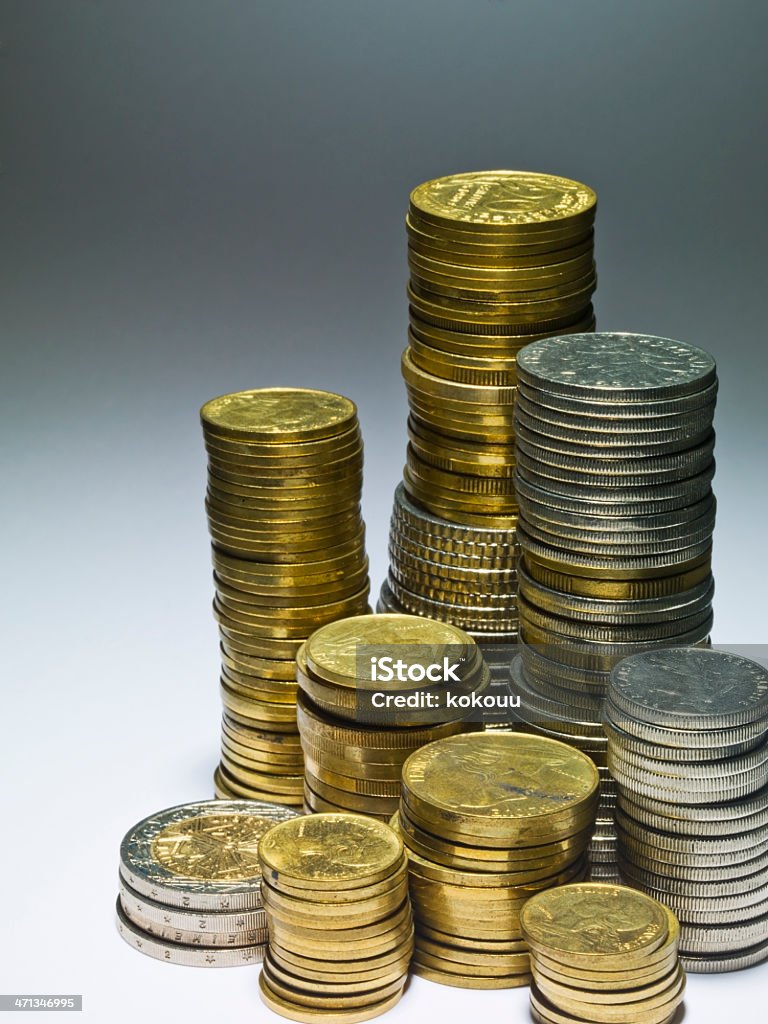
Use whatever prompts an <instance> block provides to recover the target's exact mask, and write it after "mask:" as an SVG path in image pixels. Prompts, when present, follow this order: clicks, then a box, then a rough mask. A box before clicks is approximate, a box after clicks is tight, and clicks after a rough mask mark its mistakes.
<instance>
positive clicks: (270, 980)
mask: <svg viewBox="0 0 768 1024" xmlns="http://www.w3.org/2000/svg"><path fill="white" fill-rule="evenodd" d="M268 960H269V958H268V956H267V957H265V960H264V963H263V964H262V968H261V977H263V978H264V979H265V981H266V983H267V984H268V985H269V988H270V989H271V990H272V991H273V992H275V993H277V995H279V996H281V997H282V998H283V999H290V1000H291V1001H292V1002H294V1003H297V1004H298V1005H299V1006H300V1007H309V1008H313V1009H315V1008H317V1007H322V1008H326V1009H332V1010H346V1009H348V1008H351V1009H355V1008H359V1007H366V1006H369V1005H371V1003H379V1002H381V1001H382V1000H383V999H385V998H387V997H390V996H392V995H394V994H395V993H399V992H401V991H402V989H403V985H404V984H405V977H399V978H398V979H397V980H396V981H394V982H389V983H388V984H386V985H383V986H380V987H377V988H375V989H368V990H367V991H366V990H364V989H363V987H362V986H360V987H359V988H358V989H357V991H356V992H355V991H354V986H349V987H350V988H351V989H353V992H351V993H350V994H349V995H344V994H342V995H339V994H335V995H332V994H326V995H321V994H319V993H318V992H317V991H316V992H314V993H311V994H310V993H308V992H304V991H302V990H301V989H298V988H296V987H294V986H293V985H290V984H286V983H284V982H283V981H282V980H281V979H280V978H279V977H277V975H276V973H275V971H274V970H273V969H272V968H271V967H270V965H269V962H268Z"/></svg>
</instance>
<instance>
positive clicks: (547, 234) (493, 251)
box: [405, 211, 594, 263]
mask: <svg viewBox="0 0 768 1024" xmlns="http://www.w3.org/2000/svg"><path fill="white" fill-rule="evenodd" d="M405 230H406V233H407V235H408V245H409V246H410V247H411V248H412V249H416V250H418V251H422V250H423V251H425V252H429V253H431V252H433V251H434V252H439V253H443V254H449V255H450V256H452V257H454V258H455V257H458V256H461V258H462V259H464V258H465V257H466V258H467V259H476V260H478V261H484V260H487V261H489V262H490V261H492V260H494V259H503V260H510V261H512V262H517V261H518V260H522V259H531V260H533V261H534V263H539V262H541V260H543V259H555V258H556V257H557V254H558V253H560V252H562V251H564V250H567V249H573V248H576V247H579V246H594V228H593V226H592V224H588V225H586V226H577V227H576V229H575V230H574V229H571V228H570V227H569V225H568V224H567V223H565V224H564V225H562V226H559V227H558V226H552V227H545V228H542V229H540V230H538V231H537V232H536V234H535V236H534V235H531V236H530V237H527V238H522V237H519V236H515V235H513V234H510V233H509V232H504V231H484V232H483V233H482V234H480V233H479V232H478V231H474V230H472V228H471V226H469V225H467V226H465V228H464V229H462V228H461V227H460V226H459V225H457V226H456V227H455V228H454V227H451V228H449V227H446V226H443V225H441V226H440V227H439V228H438V227H436V226H435V225H434V224H432V223H430V222H429V221H427V220H422V219H421V217H420V216H419V215H418V214H417V213H415V212H413V211H409V212H408V214H406V218H405Z"/></svg>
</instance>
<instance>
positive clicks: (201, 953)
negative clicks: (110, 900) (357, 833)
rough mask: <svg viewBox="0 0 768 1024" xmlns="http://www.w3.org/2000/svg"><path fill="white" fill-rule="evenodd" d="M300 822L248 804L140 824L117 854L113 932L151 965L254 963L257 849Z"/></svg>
mask: <svg viewBox="0 0 768 1024" xmlns="http://www.w3.org/2000/svg"><path fill="white" fill-rule="evenodd" d="M297 816H298V814H297V812H296V811H294V810H291V809H290V808H288V807H280V806H278V805H277V804H267V803H260V802H259V801H252V800H222V801H217V800H206V801H204V802H202V803H193V804H183V805H181V806H180V807H170V808H168V810H165V811H160V812H159V813H157V814H153V815H152V816H151V817H149V818H145V819H144V820H143V821H140V822H139V823H138V824H137V825H134V827H133V828H132V829H131V830H130V831H129V832H128V833H127V834H126V836H125V838H124V839H123V842H122V845H121V847H120V896H119V897H118V900H117V921H118V930H119V932H120V934H121V935H122V937H123V938H124V939H125V941H126V942H127V943H128V944H129V945H131V946H133V947H134V948H135V949H138V950H139V951H140V952H142V953H145V954H146V955H147V956H151V957H154V958H155V959H156V960H165V961H166V962H167V963H172V964H186V965H189V966H192V967H240V966H242V965H243V964H254V963H259V962H260V961H261V959H262V957H263V955H264V952H265V950H266V942H267V918H266V915H265V913H264V909H263V906H262V901H261V890H260V888H259V883H260V881H261V869H260V867H259V860H258V845H259V840H260V839H261V837H262V836H263V835H264V834H265V833H266V832H268V831H269V830H270V829H271V828H272V827H273V825H275V824H276V823H278V822H282V821H287V820H288V819H289V818H295V817H297Z"/></svg>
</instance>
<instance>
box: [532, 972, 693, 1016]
mask: <svg viewBox="0 0 768 1024" xmlns="http://www.w3.org/2000/svg"><path fill="white" fill-rule="evenodd" d="M683 987H684V981H683V982H681V983H680V985H679V987H678V988H676V989H673V990H672V994H671V995H670V996H669V998H668V999H667V1000H666V1001H665V1002H664V1003H656V1004H653V1005H651V1006H650V1007H642V1006H640V1005H637V1004H632V1006H631V1007H628V1008H625V1007H619V1008H618V1009H615V1010H614V1011H613V1012H611V1011H609V1010H604V1009H602V1008H598V1007H597V1006H595V1005H592V1006H591V1007H589V1008H588V1009H587V1010H583V1011H582V1012H584V1013H589V1019H590V1020H591V1021H593V1022H595V1024H665V1022H666V1021H668V1020H670V1019H671V1018H672V1016H673V1015H674V1013H675V1011H676V1010H677V1007H678V1006H679V1005H680V1002H681V1000H682V990H683ZM651 1002H652V1003H653V1001H651ZM531 1009H532V1011H535V1013H536V1018H535V1019H537V1020H545V1021H547V1022H548V1024H573V1022H574V1021H575V1020H579V1019H582V1020H583V1018H579V1017H578V1016H575V1015H574V1016H572V1015H571V1014H570V1013H569V1009H567V1008H566V1009H561V1008H560V1007H556V1006H555V1005H554V1004H553V1003H552V1002H551V1001H550V1000H548V999H547V997H546V996H545V995H544V994H543V993H542V992H541V990H540V989H539V988H538V986H537V985H536V983H535V982H533V983H532V984H531Z"/></svg>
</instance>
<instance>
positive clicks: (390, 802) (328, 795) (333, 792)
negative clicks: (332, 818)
mask: <svg viewBox="0 0 768 1024" xmlns="http://www.w3.org/2000/svg"><path fill="white" fill-rule="evenodd" d="M305 782H306V784H307V786H308V787H309V788H310V789H311V790H312V792H313V793H314V794H315V796H316V797H319V798H320V799H321V800H325V801H327V802H328V803H330V804H333V805H334V806H336V807H343V808H344V809H345V810H347V811H351V812H353V813H355V814H376V815H380V816H381V817H383V818H387V819H388V818H389V816H390V815H392V814H394V812H395V810H396V809H397V805H398V802H399V797H395V796H391V797H390V796H364V795H362V794H359V793H350V792H349V791H348V790H346V789H339V788H337V787H336V786H332V785H329V784H328V783H327V782H322V781H321V780H320V779H318V778H317V776H315V775H313V774H312V773H311V772H310V771H309V770H307V771H306V772H305Z"/></svg>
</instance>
